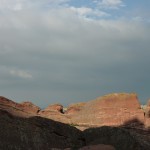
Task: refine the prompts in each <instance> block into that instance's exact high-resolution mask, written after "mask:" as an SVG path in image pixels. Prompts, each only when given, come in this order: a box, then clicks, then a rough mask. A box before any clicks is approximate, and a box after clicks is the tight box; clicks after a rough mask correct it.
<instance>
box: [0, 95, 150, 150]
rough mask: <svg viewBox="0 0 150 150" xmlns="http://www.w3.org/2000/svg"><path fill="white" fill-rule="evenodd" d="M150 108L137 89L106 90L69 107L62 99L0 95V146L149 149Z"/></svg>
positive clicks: (33, 149)
mask: <svg viewBox="0 0 150 150" xmlns="http://www.w3.org/2000/svg"><path fill="white" fill-rule="evenodd" d="M144 114H145V115H144ZM149 114H150V104H149V103H148V104H147V106H146V109H145V111H143V109H141V106H140V103H139V101H138V98H137V96H136V94H126V93H119V94H117V93H114V94H109V95H105V96H102V97H99V98H97V99H95V100H92V101H89V102H84V103H77V104H73V105H70V106H69V107H68V109H67V111H65V112H63V106H62V105H60V104H54V105H49V106H48V107H47V108H45V109H44V110H41V109H40V108H39V107H38V106H36V105H34V104H32V103H31V102H23V103H16V102H13V101H11V100H9V99H7V98H5V97H0V123H1V125H0V149H2V150H8V149H9V150H18V149H20V150H26V149H29V150H41V149H44V150H62V149H66V150H72V149H75V150H76V149H80V150H86V149H89V150H90V149H91V150H94V149H99V150H103V149H105V150H106V149H108V150H120V149H121V150H126V149H128V150H149V149H150V130H149V127H150V115H149ZM64 123H65V124H64ZM108 126H109V127H108ZM75 127H76V128H75ZM77 128H78V129H80V130H78V129H77ZM82 130H83V131H82Z"/></svg>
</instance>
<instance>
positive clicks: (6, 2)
mask: <svg viewBox="0 0 150 150" xmlns="http://www.w3.org/2000/svg"><path fill="white" fill-rule="evenodd" d="M68 1H70V0H0V10H1V11H8V10H14V11H18V10H21V9H29V8H32V9H33V8H43V7H55V6H58V5H63V4H66V3H67V2H68Z"/></svg>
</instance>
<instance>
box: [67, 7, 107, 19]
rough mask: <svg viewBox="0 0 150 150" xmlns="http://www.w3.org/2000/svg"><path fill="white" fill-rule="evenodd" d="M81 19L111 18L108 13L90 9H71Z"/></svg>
mask: <svg viewBox="0 0 150 150" xmlns="http://www.w3.org/2000/svg"><path fill="white" fill-rule="evenodd" d="M70 9H71V10H72V11H74V12H75V13H76V14H77V15H78V16H79V17H84V18H88V17H89V18H90V17H91V18H92V17H104V16H105V17H106V16H109V14H107V13H106V12H103V11H100V10H98V9H92V8H89V7H79V8H77V7H70Z"/></svg>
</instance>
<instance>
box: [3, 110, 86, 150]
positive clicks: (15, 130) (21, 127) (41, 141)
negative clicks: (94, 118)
mask: <svg viewBox="0 0 150 150" xmlns="http://www.w3.org/2000/svg"><path fill="white" fill-rule="evenodd" d="M83 145H84V144H83V140H82V133H81V131H79V130H77V129H76V128H74V127H71V126H69V125H67V124H63V123H60V122H56V121H53V120H48V119H45V118H41V117H31V118H19V117H15V116H12V115H11V114H9V113H8V112H6V111H0V150H51V149H52V148H60V149H65V148H68V147H71V148H78V147H82V146H83Z"/></svg>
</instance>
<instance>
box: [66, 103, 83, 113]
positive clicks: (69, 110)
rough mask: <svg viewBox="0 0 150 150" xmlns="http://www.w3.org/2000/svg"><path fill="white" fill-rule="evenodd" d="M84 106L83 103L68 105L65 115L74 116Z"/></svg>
mask: <svg viewBox="0 0 150 150" xmlns="http://www.w3.org/2000/svg"><path fill="white" fill-rule="evenodd" d="M85 105H86V103H85V102H81V103H75V104H71V105H69V107H68V108H67V111H66V112H65V114H68V115H75V114H76V113H78V112H79V111H80V110H82V108H83V107H84V106H85Z"/></svg>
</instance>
